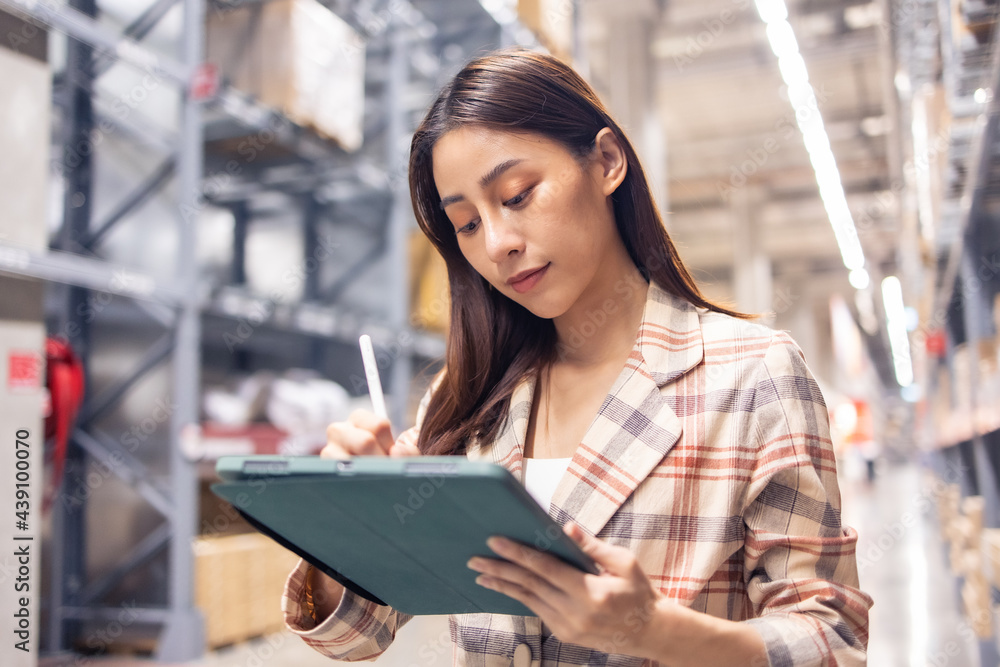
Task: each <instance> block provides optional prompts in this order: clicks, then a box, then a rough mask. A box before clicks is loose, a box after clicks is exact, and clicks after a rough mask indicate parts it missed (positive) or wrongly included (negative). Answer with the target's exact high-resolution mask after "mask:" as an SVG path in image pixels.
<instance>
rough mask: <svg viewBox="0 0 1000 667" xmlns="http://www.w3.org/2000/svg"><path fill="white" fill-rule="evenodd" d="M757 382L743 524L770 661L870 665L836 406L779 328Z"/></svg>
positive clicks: (786, 666) (777, 664)
mask: <svg viewBox="0 0 1000 667" xmlns="http://www.w3.org/2000/svg"><path fill="white" fill-rule="evenodd" d="M755 380H756V381H755V383H754V386H753V412H752V414H751V415H750V425H751V429H752V433H749V434H748V435H750V436H751V438H752V439H753V440H754V441H756V443H757V445H756V446H757V448H758V451H757V453H756V461H757V463H756V466H755V469H754V472H753V475H752V477H751V481H750V485H749V487H748V494H747V499H746V505H745V511H744V515H743V516H744V521H745V524H746V533H745V564H744V565H745V570H744V571H745V572H746V573H747V575H746V576H747V578H748V580H747V593H748V595H749V597H750V600H751V602H752V604H753V607H754V612H755V618H754V619H752V620H750V621H747V622H748V623H750V624H752V625H753V626H754V627H755V629H756V630H757V631H758V632H759V633H760V634H761V636H762V638H763V639H764V643H765V644H766V646H767V655H768V662H769V665H770V666H771V667H792V666H794V667H801V666H806V665H838V666H840V667H844V666H847V665H865V664H867V662H866V653H867V646H868V609H869V608H870V607H871V605H872V599H871V598H870V597H869V596H868V595H866V594H865V593H863V592H862V591H861V590H860V589H859V584H858V569H857V560H856V556H855V546H856V544H857V539H858V535H857V532H856V531H854V530H853V529H851V528H845V527H844V526H842V525H841V522H840V490H839V487H838V485H837V470H836V461H835V458H834V454H833V447H832V443H831V440H830V422H829V413H828V411H827V408H826V404H825V402H824V400H823V395H822V393H821V392H820V389H819V386H818V385H817V383H816V381H815V380H814V379H813V378H812V376H811V374H810V372H809V369H808V368H807V367H806V364H805V361H804V359H803V357H802V352H801V350H800V349H799V348H798V346H797V345H796V344H795V342H794V341H792V339H791V338H790V337H789V336H788V335H787V334H786V333H784V332H775V333H774V334H773V336H772V339H771V342H770V345H769V347H768V349H767V352H766V354H765V357H764V360H763V364H761V365H760V367H759V369H758V372H757V375H756V378H755Z"/></svg>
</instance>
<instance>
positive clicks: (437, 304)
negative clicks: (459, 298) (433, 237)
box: [410, 230, 451, 334]
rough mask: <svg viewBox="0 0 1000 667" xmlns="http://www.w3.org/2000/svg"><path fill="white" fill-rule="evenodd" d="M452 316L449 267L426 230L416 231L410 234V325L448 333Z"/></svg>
mask: <svg viewBox="0 0 1000 667" xmlns="http://www.w3.org/2000/svg"><path fill="white" fill-rule="evenodd" d="M450 319H451V299H450V294H449V290H448V268H447V266H446V265H445V263H444V259H443V258H442V257H441V255H440V254H438V251H437V250H436V249H435V248H434V246H433V245H431V242H430V241H428V240H427V237H426V236H424V234H423V232H421V231H419V230H417V231H415V232H414V233H413V235H412V236H411V237H410V324H411V325H412V326H413V327H414V328H416V329H426V330H427V331H433V332H436V333H440V334H446V333H447V332H448V322H449V320H450Z"/></svg>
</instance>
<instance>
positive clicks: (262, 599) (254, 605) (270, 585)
mask: <svg viewBox="0 0 1000 667" xmlns="http://www.w3.org/2000/svg"><path fill="white" fill-rule="evenodd" d="M254 537H255V538H257V541H258V546H257V548H255V549H253V550H252V551H251V552H250V554H249V562H248V570H247V574H248V575H249V579H250V581H249V582H248V584H249V583H250V582H252V585H248V587H247V608H248V616H249V618H248V620H249V623H250V628H251V631H252V632H253V633H254V635H264V634H269V633H272V632H277V631H279V630H281V629H282V628H283V627H284V625H285V623H284V618H283V616H282V613H281V593H282V591H283V590H284V588H285V579H286V578H287V577H288V574H289V573H290V572H291V571H292V568H293V567H295V564H296V563H297V562H298V556H296V555H295V554H293V553H292V552H290V551H288V550H287V549H285V548H283V547H282V546H281V545H279V544H277V543H276V542H274V541H273V540H270V539H268V538H266V537H264V536H263V535H254Z"/></svg>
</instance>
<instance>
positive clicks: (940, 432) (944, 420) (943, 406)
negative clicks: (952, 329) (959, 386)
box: [930, 365, 955, 447]
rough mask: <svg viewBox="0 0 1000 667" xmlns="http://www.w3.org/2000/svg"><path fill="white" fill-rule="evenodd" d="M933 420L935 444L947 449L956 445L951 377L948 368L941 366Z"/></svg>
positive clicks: (934, 398)
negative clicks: (953, 426)
mask: <svg viewBox="0 0 1000 667" xmlns="http://www.w3.org/2000/svg"><path fill="white" fill-rule="evenodd" d="M930 411H931V420H932V424H933V429H934V444H935V445H936V446H937V447H947V446H949V445H952V444H954V443H955V440H954V435H953V434H952V433H951V432H950V429H951V416H952V414H953V411H952V408H951V375H950V373H949V372H948V368H947V366H944V365H940V366H938V368H937V389H936V390H935V392H934V395H933V403H932V404H931V407H930Z"/></svg>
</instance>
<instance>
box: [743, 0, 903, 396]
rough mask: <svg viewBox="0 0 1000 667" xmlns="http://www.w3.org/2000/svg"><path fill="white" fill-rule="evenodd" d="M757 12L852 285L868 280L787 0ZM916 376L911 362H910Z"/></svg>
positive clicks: (769, 0) (769, 2)
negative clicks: (762, 23)
mask: <svg viewBox="0 0 1000 667" xmlns="http://www.w3.org/2000/svg"><path fill="white" fill-rule="evenodd" d="M756 5H757V13H759V14H760V18H761V20H763V21H764V23H766V24H767V41H768V43H770V45H771V51H773V52H774V55H776V56H777V57H778V69H779V70H780V71H781V78H782V80H783V81H784V82H785V86H786V87H787V89H788V101H789V102H790V103H791V105H792V109H793V110H794V112H795V122H796V124H797V125H798V126H799V131H800V132H801V133H802V142H803V144H804V145H805V148H806V151H808V152H809V162H810V163H811V164H812V167H813V171H814V172H815V175H816V184H817V186H818V187H819V196H820V198H821V199H822V200H823V207H824V208H825V209H826V214H827V216H828V217H829V219H830V226H831V227H832V228H833V235H834V237H835V238H836V239H837V246H838V248H839V249H840V257H841V259H842V260H843V261H844V266H846V267H847V268H848V269H850V270H851V275H852V277H851V278H850V280H851V285H854V286H855V287H856V288H857V289H864V288H862V287H857V286H858V285H859V284H864V285H865V286H867V285H868V274H867V272H865V271H864V267H865V253H864V249H863V248H862V247H861V242H860V241H859V240H858V230H857V228H856V227H855V225H854V218H853V216H852V215H851V209H850V207H849V206H848V205H847V197H846V195H845V194H844V186H843V183H842V182H841V179H840V171H839V170H838V169H837V160H836V158H834V156H833V151H832V150H831V148H830V137H829V136H828V135H827V133H826V128H825V126H824V125H823V118H822V116H821V115H820V113H819V106H818V104H817V101H816V92H815V91H814V90H813V88H812V86H811V85H810V84H809V72H808V70H807V69H806V63H805V60H803V59H802V54H801V53H799V45H798V40H796V39H795V31H794V30H793V29H792V26H791V24H790V23H788V8H787V7H786V6H785V3H784V0H756ZM911 376H912V368H911ZM911 382H912V377H911Z"/></svg>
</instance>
